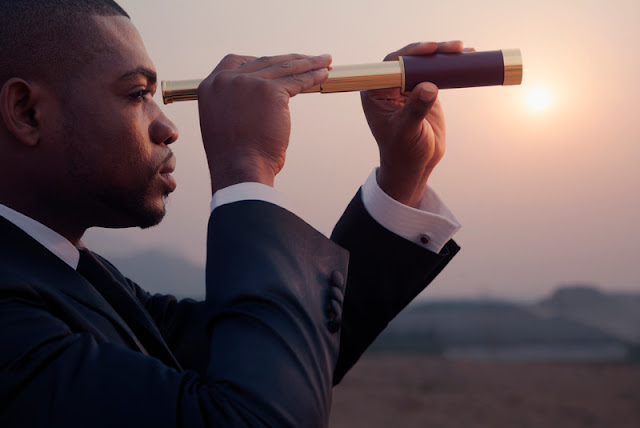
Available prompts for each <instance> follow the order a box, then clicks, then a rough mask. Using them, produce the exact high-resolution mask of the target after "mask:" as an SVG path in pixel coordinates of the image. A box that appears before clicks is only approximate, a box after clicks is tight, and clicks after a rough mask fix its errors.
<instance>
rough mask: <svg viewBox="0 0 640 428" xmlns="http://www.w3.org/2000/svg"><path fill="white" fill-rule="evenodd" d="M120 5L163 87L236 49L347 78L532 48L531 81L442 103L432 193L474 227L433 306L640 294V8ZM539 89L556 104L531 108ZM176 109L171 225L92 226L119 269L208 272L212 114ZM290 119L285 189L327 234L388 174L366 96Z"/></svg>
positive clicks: (304, 106)
mask: <svg viewBox="0 0 640 428" xmlns="http://www.w3.org/2000/svg"><path fill="white" fill-rule="evenodd" d="M119 4H120V5H121V6H122V7H123V8H124V9H125V10H127V12H128V13H129V14H130V15H131V18H132V20H133V23H134V24H135V25H136V27H137V28H138V30H139V31H140V33H141V35H142V38H143V40H144V41H145V44H146V47H147V50H148V52H149V55H150V57H151V58H152V60H153V61H154V63H155V66H156V68H157V70H158V74H159V78H160V79H161V80H180V79H192V78H203V77H205V76H207V75H208V74H209V73H210V72H211V70H212V69H213V67H215V65H216V64H217V63H218V62H219V61H220V60H221V59H222V58H223V57H224V55H226V54H227V53H235V54H245V55H255V56H263V55H276V54H283V53H291V52H297V53H304V54H322V53H330V54H332V55H333V64H334V65H347V64H360V63H369V62H377V61H381V60H382V58H384V56H385V55H386V54H387V53H389V52H391V51H394V50H396V49H398V48H400V47H402V46H404V45H406V44H408V43H411V42H414V41H445V40H456V39H459V40H463V41H464V42H465V45H466V46H470V47H475V48H476V49H477V50H495V49H502V48H519V49H520V50H521V52H522V57H523V64H524V67H523V68H524V77H523V82H522V85H520V86H505V87H488V88H467V89H453V90H443V91H441V92H440V94H439V97H440V99H441V101H442V103H443V106H444V110H445V114H446V120H447V153H446V154H445V157H444V159H443V160H442V162H441V163H440V164H439V165H438V167H437V169H436V171H435V172H434V173H433V174H432V176H431V178H430V183H429V184H430V185H431V186H432V187H433V188H434V189H435V190H436V191H437V192H438V194H439V195H440V196H441V198H442V199H443V200H444V201H445V203H446V204H447V205H448V206H449V208H450V209H451V210H452V211H453V212H454V213H455V215H456V217H457V218H458V220H459V221H460V223H461V224H462V226H463V227H462V229H461V230H460V231H459V232H458V233H457V234H456V236H455V239H456V241H457V242H458V244H460V246H461V247H462V251H461V252H460V253H459V254H458V255H457V256H456V257H455V258H454V260H453V261H452V262H451V263H450V264H449V266H447V268H446V269H445V270H444V272H443V273H442V274H441V275H440V276H439V277H438V278H437V279H436V280H435V281H434V283H433V284H431V285H430V286H429V287H428V289H427V290H426V291H425V292H423V294H422V295H421V296H420V297H421V298H429V297H438V298H443V297H491V298H510V299H523V300H526V299H532V298H539V297H541V296H543V295H545V294H547V293H548V292H550V291H551V290H553V289H554V288H556V287H557V286H559V285H567V284H573V283H586V284H594V285H598V286H600V287H601V288H602V289H605V290H632V291H633V290H635V291H640V263H639V261H638V260H637V257H638V255H640V251H639V250H638V246H639V245H640V226H638V224H637V221H638V219H640V189H639V185H640V167H639V165H638V162H639V161H640V126H638V121H639V120H640V114H639V112H640V107H639V106H640V85H639V83H638V75H639V74H638V70H640V26H638V25H637V24H638V22H640V2H638V1H637V0H608V1H589V0H582V1H573V0H569V1H567V0H565V1H562V2H559V1H557V0H556V1H548V0H538V1H509V2H507V1H494V0H487V1H483V2H478V1H469V0H464V1H463V0H460V1H456V0H453V1H451V0H450V1H425V0H422V1H406V0H398V1H395V2H390V1H378V0H369V1H364V0H348V1H344V0H343V1H337V0H325V1H323V2H308V1H303V0H297V1H289V0H272V1H269V2H259V1H257V0H251V1H249V0H244V1H243V0H235V1H206V0H191V1H185V2H175V1H167V0H126V1H125V0H121V1H119ZM536 93H538V94H540V93H542V94H543V100H542V101H539V100H538V101H537V102H532V101H531V99H530V98H531V97H532V96H533V95H532V94H536ZM545 96H546V97H547V98H548V99H547V102H548V105H547V106H546V107H544V106H543V105H540V103H542V104H544V101H545V100H544V97H545ZM155 99H156V102H158V103H160V104H161V103H162V100H161V95H160V91H158V93H157V94H156V96H155ZM532 103H533V104H532ZM543 107H544V108H543ZM162 108H163V111H164V112H165V113H166V114H167V116H169V117H170V118H171V119H172V120H173V121H174V123H175V124H176V125H177V127H178V128H179V130H180V138H179V140H178V142H176V143H175V144H174V145H173V150H174V153H175V154H176V157H177V159H178V164H177V170H176V173H175V174H174V176H175V177H176V179H177V181H178V189H177V190H176V192H174V194H173V195H172V196H171V198H170V201H169V205H168V215H167V217H166V218H165V220H164V221H163V222H162V224H161V225H159V226H157V227H155V228H152V229H148V230H137V229H126V230H104V229H92V230H90V231H89V232H88V234H87V235H86V237H85V242H86V243H87V244H88V245H89V246H91V248H92V249H94V250H95V251H97V252H100V253H102V254H104V255H107V256H109V255H118V257H121V256H122V255H127V254H134V253H136V252H142V251H146V250H150V249H160V250H162V251H165V252H167V253H169V254H173V255H177V256H180V257H183V258H185V259H187V260H189V261H191V262H193V263H195V264H197V265H199V266H204V263H205V238H206V226H207V220H208V215H209V202H210V196H211V195H210V187H209V180H208V171H207V166H206V160H205V155H204V150H203V148H202V142H201V137H200V134H199V122H198V112H197V103H196V102H182V103H174V104H170V105H167V106H164V105H163V106H162ZM291 111H292V134H291V143H290V146H289V149H288V152H287V162H286V165H285V168H284V170H283V171H282V172H281V173H280V174H279V175H278V177H277V179H276V188H277V189H279V190H280V191H282V192H283V193H284V194H285V195H287V196H288V197H289V199H290V200H291V201H292V202H293V204H294V206H296V209H295V211H296V213H297V214H298V215H300V216H301V217H302V218H303V219H305V220H306V221H307V222H309V223H310V224H311V225H313V226H314V227H316V228H317V229H318V230H320V231H321V232H323V233H325V234H329V233H330V231H331V229H332V227H333V224H334V223H335V222H336V221H337V219H338V218H339V216H340V214H341V213H342V210H343V209H344V207H345V206H346V204H347V203H348V201H349V200H350V199H351V198H352V197H353V195H354V194H355V192H356V191H357V189H358V187H359V186H360V185H361V184H362V183H363V182H364V180H365V179H366V177H367V176H368V174H369V173H370V172H371V170H372V169H373V168H374V167H375V166H376V165H377V163H378V152H377V147H376V145H375V141H374V140H373V138H372V137H371V135H370V133H369V130H368V127H367V124H366V121H365V119H364V115H363V114H362V109H361V106H360V98H359V95H358V94H357V93H343V94H304V95H300V96H298V97H295V98H294V99H292V100H291ZM203 288H204V285H203ZM150 289H151V290H152V288H150ZM175 292H176V294H178V295H180V294H182V292H181V290H180V289H179V287H178V288H176V290H175Z"/></svg>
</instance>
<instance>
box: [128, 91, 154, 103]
mask: <svg viewBox="0 0 640 428" xmlns="http://www.w3.org/2000/svg"><path fill="white" fill-rule="evenodd" d="M149 94H151V91H150V90H148V89H143V90H141V91H137V92H134V93H132V94H129V96H130V97H131V98H133V99H139V100H146V99H148V98H150V97H149V96H148V95H149Z"/></svg>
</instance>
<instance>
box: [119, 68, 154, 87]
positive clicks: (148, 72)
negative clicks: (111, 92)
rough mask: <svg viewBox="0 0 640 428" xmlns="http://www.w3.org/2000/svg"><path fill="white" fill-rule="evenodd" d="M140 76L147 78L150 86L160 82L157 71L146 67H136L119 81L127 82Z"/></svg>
mask: <svg viewBox="0 0 640 428" xmlns="http://www.w3.org/2000/svg"><path fill="white" fill-rule="evenodd" d="M138 75H142V76H144V77H146V78H147V81H148V82H149V84H150V85H153V84H154V83H156V81H157V80H158V75H157V74H156V72H155V70H152V69H150V68H148V67H144V66H140V67H136V68H134V69H133V70H131V71H127V72H126V73H124V74H123V75H122V76H120V77H119V78H118V80H126V79H130V78H132V77H136V76H138Z"/></svg>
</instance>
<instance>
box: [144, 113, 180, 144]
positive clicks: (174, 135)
mask: <svg viewBox="0 0 640 428" xmlns="http://www.w3.org/2000/svg"><path fill="white" fill-rule="evenodd" d="M149 134H150V137H151V141H152V142H153V143H155V144H166V145H169V144H172V143H173V142H174V141H176V140H177V139H178V128H176V126H175V125H174V124H173V122H172V121H171V120H169V118H168V117H166V116H165V115H164V114H162V113H160V115H159V116H158V118H157V119H156V120H154V121H153V122H152V123H151V126H150V129H149Z"/></svg>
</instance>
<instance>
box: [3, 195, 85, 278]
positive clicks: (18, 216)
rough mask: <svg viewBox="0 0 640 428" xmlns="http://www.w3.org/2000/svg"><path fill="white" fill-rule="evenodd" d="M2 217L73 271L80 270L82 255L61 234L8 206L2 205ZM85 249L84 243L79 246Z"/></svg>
mask: <svg viewBox="0 0 640 428" xmlns="http://www.w3.org/2000/svg"><path fill="white" fill-rule="evenodd" d="M0 216H2V217H4V218H5V219H7V220H9V221H10V222H11V223H13V224H14V225H16V226H17V227H19V228H20V229H22V230H23V231H24V232H25V233H26V234H28V235H29V236H31V237H32V238H33V239H35V240H36V241H38V242H39V243H40V244H41V245H42V246H44V247H45V248H46V249H47V250H49V251H51V252H52V253H53V254H55V255H56V256H58V257H59V258H60V260H62V261H63V262H65V263H66V264H68V265H69V266H71V267H72V268H73V269H77V268H78V261H79V260H80V253H79V252H78V248H76V247H75V246H74V245H73V244H72V243H71V242H69V240H67V239H66V238H65V237H64V236H62V235H60V234H59V233H57V232H55V231H53V230H51V229H49V228H48V227H47V226H45V225H44V224H42V223H39V222H37V221H36V220H34V219H32V218H31V217H27V216H26V215H24V214H22V213H19V212H18V211H15V210H13V209H11V208H9V207H7V206H6V205H2V204H0ZM78 246H79V247H80V248H82V247H84V244H83V243H82V242H80V243H79V245H78Z"/></svg>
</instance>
